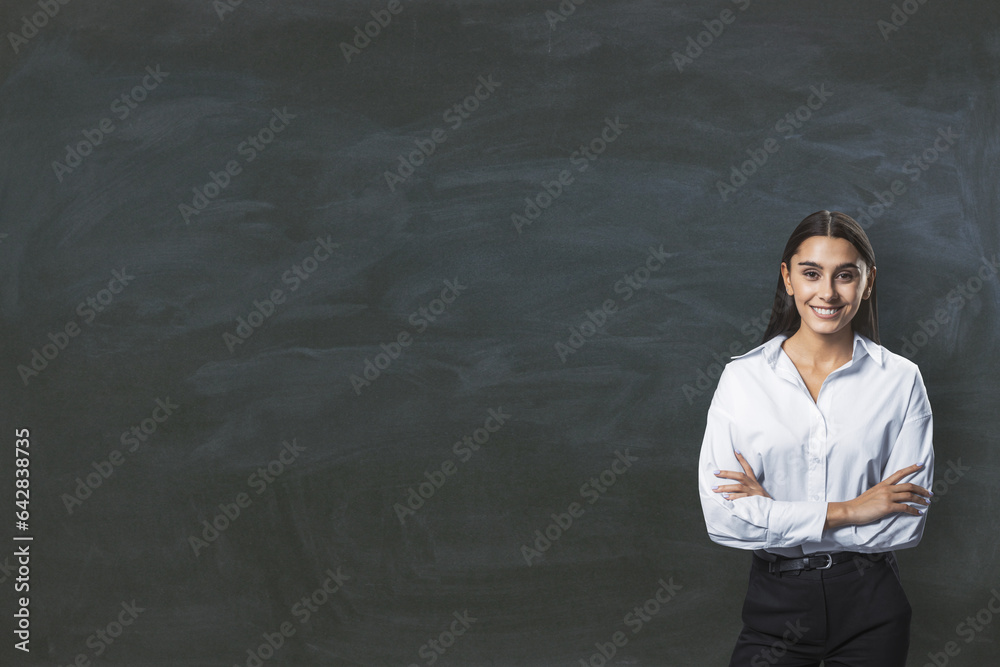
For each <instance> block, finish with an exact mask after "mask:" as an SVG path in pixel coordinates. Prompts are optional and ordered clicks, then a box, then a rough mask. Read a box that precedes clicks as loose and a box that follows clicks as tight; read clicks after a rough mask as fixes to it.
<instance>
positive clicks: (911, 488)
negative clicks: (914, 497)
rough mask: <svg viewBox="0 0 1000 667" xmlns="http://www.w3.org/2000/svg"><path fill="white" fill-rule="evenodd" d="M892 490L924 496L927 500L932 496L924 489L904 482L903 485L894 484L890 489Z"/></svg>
mask: <svg viewBox="0 0 1000 667" xmlns="http://www.w3.org/2000/svg"><path fill="white" fill-rule="evenodd" d="M892 490H893V491H896V492H909V493H914V494H919V495H921V496H926V497H928V498H930V497H931V496H933V495H934V494H933V493H931V492H930V491H928V490H927V489H925V488H924V487H922V486H917V485H916V484H910V483H909V482H906V483H904V484H896V485H895V486H893V487H892Z"/></svg>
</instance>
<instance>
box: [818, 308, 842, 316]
mask: <svg viewBox="0 0 1000 667" xmlns="http://www.w3.org/2000/svg"><path fill="white" fill-rule="evenodd" d="M812 309H813V310H815V311H816V312H817V313H819V314H820V315H833V314H834V313H835V312H837V311H838V310H840V308H817V307H816V306H813V307H812Z"/></svg>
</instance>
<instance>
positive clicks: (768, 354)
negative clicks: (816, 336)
mask: <svg viewBox="0 0 1000 667" xmlns="http://www.w3.org/2000/svg"><path fill="white" fill-rule="evenodd" d="M790 335H791V334H787V333H785V334H779V335H777V336H774V337H773V338H771V339H770V340H768V341H767V342H765V343H762V344H761V345H758V346H757V347H755V348H753V349H752V350H750V351H749V352H744V353H743V354H739V355H736V356H735V357H732V359H739V358H740V357H748V356H750V355H752V354H755V353H757V354H762V355H763V356H764V360H765V361H766V362H767V364H768V365H769V366H770V367H771V368H774V367H775V366H776V365H777V363H778V357H779V355H780V354H781V343H782V342H783V341H784V340H785V339H786V338H788V337H789V336H790ZM859 348H860V350H861V355H865V354H867V355H868V356H869V357H871V358H872V359H873V360H874V361H875V363H877V364H878V365H879V366H884V365H885V363H884V361H885V360H884V359H883V357H882V346H881V345H878V344H876V343H875V341H873V340H871V339H870V338H868V337H867V336H862V335H861V334H859V333H858V332H857V331H855V332H854V351H853V353H852V355H851V358H852V363H853V362H856V361H860V360H861V355H859V354H858V350H859Z"/></svg>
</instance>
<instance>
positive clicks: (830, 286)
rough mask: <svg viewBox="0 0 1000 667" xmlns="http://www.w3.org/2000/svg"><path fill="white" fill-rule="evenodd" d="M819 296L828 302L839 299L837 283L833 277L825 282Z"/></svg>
mask: <svg viewBox="0 0 1000 667" xmlns="http://www.w3.org/2000/svg"><path fill="white" fill-rule="evenodd" d="M819 297H820V298H821V299H823V301H826V302H827V303H834V302H836V301H837V300H838V297H837V285H836V283H835V282H834V279H833V278H831V279H830V281H829V282H827V283H824V284H823V287H822V288H820V290H819Z"/></svg>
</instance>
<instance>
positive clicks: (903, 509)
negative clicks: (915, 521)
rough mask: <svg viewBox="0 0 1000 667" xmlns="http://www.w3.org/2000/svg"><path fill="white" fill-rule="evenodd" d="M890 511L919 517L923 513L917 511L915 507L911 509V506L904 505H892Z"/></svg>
mask: <svg viewBox="0 0 1000 667" xmlns="http://www.w3.org/2000/svg"><path fill="white" fill-rule="evenodd" d="M897 508H899V509H897ZM892 511H893V512H903V513H906V514H913V515H914V516H920V515H921V514H923V513H924V511H925V510H922V509H917V508H916V507H913V506H912V505H906V504H902V503H899V504H894V505H893V509H892Z"/></svg>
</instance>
